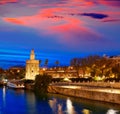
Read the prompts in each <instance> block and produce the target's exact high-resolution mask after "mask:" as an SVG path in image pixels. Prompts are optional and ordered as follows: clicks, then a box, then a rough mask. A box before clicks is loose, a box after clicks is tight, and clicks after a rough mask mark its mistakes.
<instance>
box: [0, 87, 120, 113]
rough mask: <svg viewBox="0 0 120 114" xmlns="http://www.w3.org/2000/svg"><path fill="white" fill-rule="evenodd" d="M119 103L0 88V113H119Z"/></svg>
mask: <svg viewBox="0 0 120 114" xmlns="http://www.w3.org/2000/svg"><path fill="white" fill-rule="evenodd" d="M119 110H120V105H114V104H107V103H102V102H95V101H92V102H91V101H89V100H85V99H80V98H73V97H67V96H62V95H55V94H48V97H38V96H35V94H34V93H33V92H31V91H25V90H13V89H8V88H5V87H3V88H0V114H17V113H18V114H120V111H119Z"/></svg>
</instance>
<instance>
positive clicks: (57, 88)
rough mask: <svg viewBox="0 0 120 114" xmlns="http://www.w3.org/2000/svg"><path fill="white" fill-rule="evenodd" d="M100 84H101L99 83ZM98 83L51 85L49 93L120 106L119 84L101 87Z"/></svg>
mask: <svg viewBox="0 0 120 114" xmlns="http://www.w3.org/2000/svg"><path fill="white" fill-rule="evenodd" d="M99 84H100V83H99ZM99 84H98V83H96V84H95V83H94V84H91V83H86V84H85V83H84V84H83V83H81V84H80V83H79V85H78V84H77V85H74V84H72V85H70V84H69V85H67V84H58V85H55V84H53V85H50V86H49V87H48V92H49V93H55V94H62V95H66V96H73V97H80V98H85V99H90V100H97V101H104V102H110V103H116V104H120V99H119V98H120V89H119V87H120V86H119V84H117V85H116V86H115V84H112V86H109V85H107V84H105V83H104V84H103V85H101V86H100V87H99V86H97V85H99ZM117 86H119V87H117Z"/></svg>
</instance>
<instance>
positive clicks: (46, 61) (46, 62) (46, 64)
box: [44, 59, 48, 67]
mask: <svg viewBox="0 0 120 114" xmlns="http://www.w3.org/2000/svg"><path fill="white" fill-rule="evenodd" d="M44 65H45V67H47V66H48V59H46V60H45V63H44Z"/></svg>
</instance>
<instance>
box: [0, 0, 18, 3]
mask: <svg viewBox="0 0 120 114" xmlns="http://www.w3.org/2000/svg"><path fill="white" fill-rule="evenodd" d="M15 2H18V0H0V4H6V3H15Z"/></svg>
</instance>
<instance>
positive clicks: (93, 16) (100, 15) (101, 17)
mask: <svg viewBox="0 0 120 114" xmlns="http://www.w3.org/2000/svg"><path fill="white" fill-rule="evenodd" d="M81 15H82V16H89V17H92V18H95V19H103V18H106V17H108V15H106V14H98V13H82V14H81Z"/></svg>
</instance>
